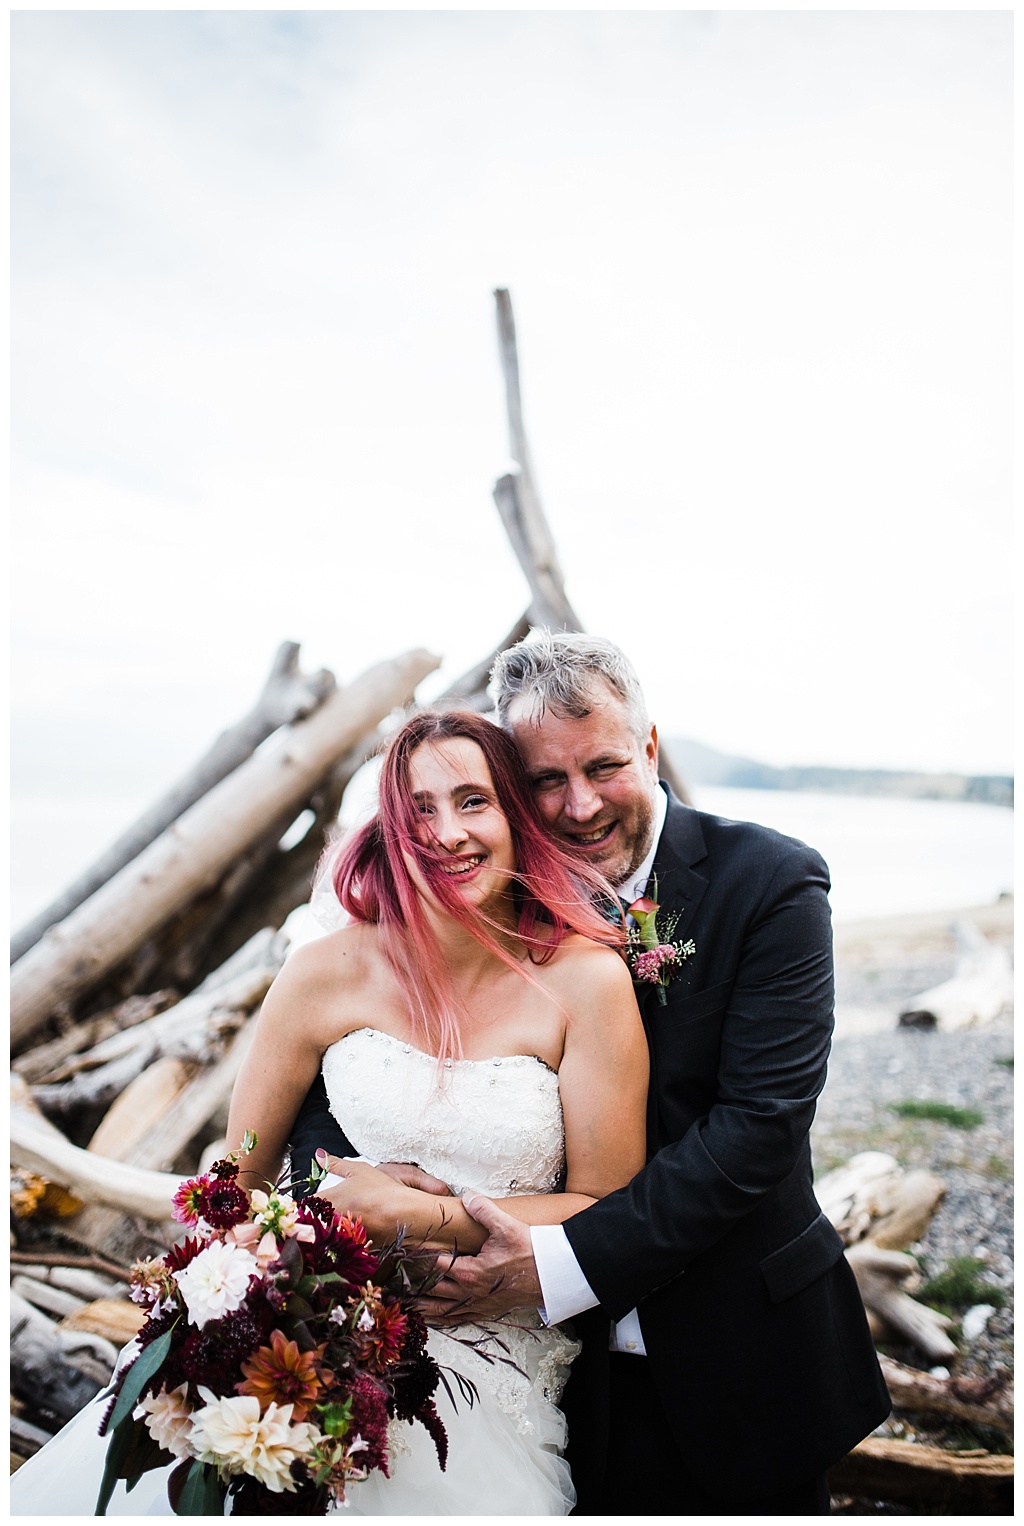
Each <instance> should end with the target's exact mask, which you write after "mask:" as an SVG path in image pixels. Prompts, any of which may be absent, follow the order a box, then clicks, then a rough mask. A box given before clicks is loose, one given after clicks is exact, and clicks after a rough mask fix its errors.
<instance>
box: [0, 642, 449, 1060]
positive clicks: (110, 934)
mask: <svg viewBox="0 0 1024 1526" xmlns="http://www.w3.org/2000/svg"><path fill="white" fill-rule="evenodd" d="M437 665H438V659H437V658H436V657H433V656H432V655H431V654H430V653H428V652H424V651H417V652H407V653H406V654H405V655H404V656H402V657H399V658H395V659H393V660H392V661H390V662H385V663H378V664H377V665H376V666H375V667H373V668H371V669H370V670H369V672H367V673H364V674H363V676H362V677H361V678H359V679H357V680H356V681H355V682H354V683H353V684H351V685H350V686H349V687H348V688H347V689H344V690H341V691H339V692H337V693H335V694H333V695H331V697H330V698H329V699H327V700H326V701H325V702H324V703H323V704H322V705H321V706H320V708H319V709H318V710H317V711H315V712H314V714H313V715H311V716H310V717H309V718H308V719H306V720H304V721H299V722H298V723H297V724H296V725H295V726H293V727H291V728H289V730H288V733H287V737H286V740H285V742H284V743H283V745H282V746H280V747H278V748H276V749H273V750H271V751H268V752H262V753H256V754H254V755H253V756H252V757H251V758H249V759H248V760H247V761H246V762H245V763H243V764H241V765H240V766H239V767H238V768H237V769H236V770H235V771H234V773H233V774H232V775H230V777H229V778H227V779H223V780H222V781H221V782H220V783H219V784H217V785H215V786H214V787H213V789H212V790H210V791H209V793H208V794H206V795H205V796H204V797H203V798H202V800H200V801H198V802H197V803H196V804H195V805H193V806H191V807H190V808H189V809H188V810H187V811H186V812H185V813H184V814H183V815H182V816H180V817H179V818H178V820H177V821H176V822H175V823H174V825H173V826H172V827H170V828H169V829H168V830H167V831H166V832H165V833H164V834H163V835H162V836H161V837H159V838H157V840H156V841H155V842H153V843H151V844H150V846H149V847H148V848H146V849H144V850H143V852H142V853H141V854H140V855H139V857H138V858H137V859H135V860H134V862H133V863H131V864H129V865H127V866H126V867H125V868H124V869H122V870H121V871H120V873H118V874H116V875H115V876H114V878H113V879H112V880H110V881H108V883H107V884H106V885H104V886H103V887H102V888H101V889H100V890H98V891H97V892H96V893H95V895H93V896H91V897H90V899H89V900H88V901H86V902H84V903H83V904H82V905H81V906H79V907H78V908H77V910H76V911H73V912H72V913H71V915H70V916H69V917H68V918H66V920H65V921H64V922H62V923H60V924H59V925H58V926H57V927H53V928H51V929H50V931H49V932H48V933H46V934H45V936H44V937H43V938H42V939H41V940H40V941H39V943H37V944H36V946H35V947H34V948H32V949H30V950H29V952H28V953H27V954H26V955H25V956H24V957H23V958H22V959H20V960H19V961H18V963H17V964H16V965H15V966H14V968H13V970H12V971H11V1042H12V1044H14V1045H16V1046H17V1045H21V1044H23V1043H24V1041H25V1040H26V1039H27V1038H29V1037H30V1036H31V1034H32V1033H34V1032H35V1031H36V1029H37V1028H38V1027H39V1026H40V1025H41V1024H42V1023H44V1022H45V1021H46V1019H47V1017H48V1016H49V1015H50V1013H51V1012H52V1011H53V1010H54V1008H55V1007H56V1006H57V1005H58V1004H59V1003H61V1002H66V1001H69V1000H73V999H75V998H78V997H81V996H82V995H83V994H85V993H87V992H88V991H90V990H92V989H94V988H95V987H96V986H97V985H98V984H99V983H100V981H101V980H102V978H103V977H104V975H106V974H107V973H108V972H109V971H111V970H113V969H114V968H116V966H117V965H118V964H119V963H120V962H121V961H122V960H124V959H125V958H127V957H128V955H129V954H130V953H131V952H132V950H133V949H135V948H137V947H138V945H139V944H140V943H141V942H142V941H143V940H144V939H145V938H147V937H149V936H150V935H151V934H152V933H153V932H154V931H155V930H156V929H157V928H159V927H160V926H162V925H163V923H164V922H166V920H167V919H168V918H169V917H171V916H173V915H174V913H175V912H176V911H177V910H178V909H179V908H180V907H181V906H182V905H184V904H186V903H187V902H188V901H190V900H191V899H192V898H193V897H194V896H195V895H196V894H198V893H199V892H201V891H202V890H203V889H204V887H206V886H207V885H210V884H212V883H214V882H215V881H216V879H217V878H218V876H219V875H220V874H222V873H223V872H224V870H225V869H226V868H227V867H228V865H229V864H230V863H231V862H232V861H233V859H234V858H236V857H237V856H238V854H239V853H240V852H242V851H244V849H245V847H246V845H247V844H248V843H250V842H252V841H253V840H254V839H256V838H258V837H259V836H260V834H261V831H262V827H263V823H264V822H265V821H266V820H267V819H268V817H269V818H271V819H272V818H273V817H274V816H275V815H276V814H277V812H278V811H279V810H281V809H283V808H284V807H285V806H286V805H287V804H289V803H291V804H293V805H295V806H296V808H297V807H298V806H299V805H301V803H302V801H303V800H305V799H306V798H307V797H308V795H309V793H310V792H311V791H312V789H313V788H314V787H315V786H316V784H317V782H318V781H319V780H320V779H322V778H323V776H324V775H325V774H326V773H328V772H329V771H330V769H331V768H332V767H333V766H334V764H335V763H336V761H337V759H338V758H339V756H340V755H341V754H342V753H344V752H345V751H346V750H347V749H348V748H349V747H351V746H352V745H353V743H354V742H355V741H356V740H357V739H358V738H359V737H361V736H363V735H364V734H365V733H366V732H367V731H369V730H370V729H372V727H373V726H375V725H376V724H377V722H378V721H380V720H381V719H383V717H384V716H385V715H387V714H388V713H389V712H390V711H391V710H393V709H395V708H396V707H397V706H399V705H403V704H406V703H407V702H408V700H409V699H410V698H411V697H412V694H413V692H414V690H415V688H416V685H417V684H418V683H419V682H420V680H421V679H422V678H424V677H426V675H427V674H428V673H429V672H431V671H432V670H433V669H434V668H435V667H437Z"/></svg>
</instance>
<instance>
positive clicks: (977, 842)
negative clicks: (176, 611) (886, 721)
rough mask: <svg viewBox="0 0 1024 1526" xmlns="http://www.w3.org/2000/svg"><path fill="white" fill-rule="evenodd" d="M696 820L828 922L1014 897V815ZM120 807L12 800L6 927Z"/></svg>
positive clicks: (119, 801)
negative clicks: (791, 869) (740, 833)
mask: <svg viewBox="0 0 1024 1526" xmlns="http://www.w3.org/2000/svg"><path fill="white" fill-rule="evenodd" d="M694 796H695V803H696V804H697V806H698V808H699V809H700V810H703V811H712V812H714V813H715V814H716V815H720V816H730V817H733V818H734V819H739V820H745V821H760V822H763V823H764V824H765V825H766V826H770V827H775V828H776V829H777V830H778V831H780V832H785V833H787V834H788V835H789V836H791V837H799V838H801V839H802V840H803V841H804V842H807V843H810V844H811V845H812V846H813V847H815V848H817V849H818V850H819V852H820V853H822V854H823V856H824V858H825V860H826V862H827V863H828V865H829V868H830V869H831V871H832V887H833V888H832V908H833V913H834V916H835V919H836V921H837V922H840V921H850V920H855V919H858V918H861V917H875V916H879V917H881V916H889V915H894V914H899V913H900V912H916V911H947V910H955V909H958V908H960V907H966V906H982V905H986V904H988V903H989V902H991V901H994V900H996V898H997V897H998V896H999V894H1000V893H1001V892H1002V891H1012V889H1013V812H1012V811H1009V810H1006V809H1005V808H1003V807H1000V806H991V805H965V804H963V803H960V802H950V801H945V800H898V799H882V798H877V797H873V796H861V795H825V794H820V795H819V794H812V793H810V792H802V791H801V792H797V791H787V790H750V789H732V788H727V787H725V786H722V785H716V786H714V787H712V786H707V787H704V786H698V787H696V788H695V790H694ZM149 804H150V802H149V800H148V799H133V798H131V797H128V796H118V797H111V796H97V797H78V798H69V797H67V796H63V795H41V794H40V795H20V796H16V797H15V799H14V802H13V810H12V821H11V850H12V873H11V922H12V926H14V927H19V926H20V925H21V924H22V923H23V922H25V921H27V919H28V918H29V917H30V916H32V915H34V913H35V912H36V911H39V910H41V909H42V908H43V907H44V906H46V905H47V904H48V902H49V901H50V900H52V899H53V897H54V896H55V895H57V894H59V892H60V891H61V890H63V889H64V887H65V886H66V885H67V884H69V883H70V881H71V880H72V879H74V878H75V876H76V875H77V874H79V873H80V872H81V871H82V870H83V869H85V868H87V867H88V865H89V864H90V863H91V862H92V860H93V859H94V858H95V857H97V856H98V854H100V853H101V852H102V851H103V850H104V849H105V848H107V847H108V846H109V845H110V843H111V842H112V841H113V840H114V838H115V837H117V836H118V835H119V834H120V833H121V832H122V831H123V830H124V829H125V827H127V826H129V825H130V824H131V822H132V821H133V820H134V819H135V818H136V817H137V816H138V815H140V814H141V812H142V811H143V810H144V809H145V807H146V806H147V805H149Z"/></svg>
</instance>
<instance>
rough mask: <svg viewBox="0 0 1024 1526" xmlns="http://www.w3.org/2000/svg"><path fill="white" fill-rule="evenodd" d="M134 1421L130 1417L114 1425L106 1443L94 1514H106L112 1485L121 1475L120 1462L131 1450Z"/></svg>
mask: <svg viewBox="0 0 1024 1526" xmlns="http://www.w3.org/2000/svg"><path fill="white" fill-rule="evenodd" d="M134 1431H135V1422H134V1420H132V1419H131V1418H130V1417H129V1418H128V1420H126V1421H123V1422H122V1424H120V1425H118V1426H116V1427H115V1428H114V1429H113V1431H112V1432H111V1434H110V1441H109V1442H108V1443H107V1455H106V1457H105V1459H104V1462H103V1477H102V1478H101V1479H100V1492H99V1494H98V1495H97V1496H96V1512H95V1513H96V1514H97V1515H106V1513H107V1506H108V1505H109V1504H110V1498H111V1495H112V1494H113V1492H114V1485H115V1484H116V1483H117V1480H118V1479H119V1478H120V1476H121V1464H122V1463H123V1462H124V1460H125V1458H126V1457H127V1456H128V1453H129V1452H130V1451H131V1446H132V1441H133V1439H134Z"/></svg>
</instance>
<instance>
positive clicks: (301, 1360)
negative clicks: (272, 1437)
mask: <svg viewBox="0 0 1024 1526" xmlns="http://www.w3.org/2000/svg"><path fill="white" fill-rule="evenodd" d="M322 1355H323V1347H322V1346H318V1347H317V1349H316V1350H315V1351H300V1350H299V1348H298V1346H297V1345H296V1344H295V1342H294V1341H290V1340H289V1339H288V1338H287V1336H285V1335H282V1333H281V1331H280V1330H272V1331H271V1333H270V1345H269V1346H261V1347H260V1348H259V1350H258V1351H257V1352H255V1353H254V1355H253V1356H251V1357H250V1358H249V1360H248V1361H247V1362H243V1363H242V1372H243V1373H244V1374H245V1382H244V1383H237V1384H236V1385H235V1392H236V1393H239V1394H248V1395H252V1397H253V1398H256V1399H258V1400H259V1401H260V1410H261V1411H262V1410H265V1409H266V1407H267V1405H268V1404H291V1405H292V1406H293V1408H292V1419H293V1420H294V1421H300V1420H305V1419H306V1417H307V1416H308V1415H309V1414H310V1413H311V1411H312V1410H313V1408H314V1406H315V1405H316V1404H317V1402H318V1400H319V1398H320V1395H321V1393H322V1392H323V1388H324V1384H323V1383H322V1382H321V1379H320V1374H319V1372H318V1371H317V1363H318V1361H319V1359H320V1357H321V1356H322Z"/></svg>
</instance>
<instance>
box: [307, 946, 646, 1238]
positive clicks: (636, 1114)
mask: <svg viewBox="0 0 1024 1526" xmlns="http://www.w3.org/2000/svg"><path fill="white" fill-rule="evenodd" d="M552 976H553V977H554V978H552V980H551V987H552V991H553V994H554V996H555V998H556V1000H557V1001H558V1002H559V1003H560V1004H561V1007H562V1009H563V1010H564V1012H565V1018H566V1026H565V1037H564V1049H563V1054H562V1061H561V1064H560V1065H559V1069H558V1087H559V1093H560V1096H561V1102H562V1113H563V1116H564V1119H565V1154H566V1181H565V1190H564V1191H563V1192H558V1193H538V1194H533V1195H529V1196H522V1197H507V1198H501V1199H498V1200H497V1201H500V1203H501V1206H502V1208H503V1209H504V1210H505V1212H506V1213H509V1214H511V1215H512V1216H513V1217H514V1218H517V1219H519V1220H520V1221H521V1222H524V1223H527V1224H560V1223H562V1222H563V1220H565V1219H569V1218H572V1216H573V1214H576V1213H580V1212H582V1210H583V1209H584V1208H589V1207H590V1205H591V1203H593V1202H594V1201H595V1200H596V1199H597V1198H599V1197H604V1196H605V1195H606V1194H607V1193H609V1192H614V1191H615V1190H616V1189H617V1188H619V1187H624V1186H625V1185H626V1183H627V1182H628V1181H630V1180H631V1179H632V1178H633V1177H634V1176H635V1175H636V1173H637V1172H638V1171H639V1170H640V1168H641V1167H642V1166H643V1164H644V1153H645V1113H646V1102H647V1072H648V1059H647V1043H646V1040H645V1038H644V1031H643V1025H642V1024H641V1021H640V1014H639V1012H638V1011H637V1006H636V999H635V997H634V995H633V986H632V981H631V980H630V977H629V972H628V970H627V969H626V966H625V964H624V963H623V962H622V960H621V959H619V958H618V956H617V955H615V954H612V953H608V952H606V951H604V950H599V949H597V948H595V947H594V946H593V945H583V946H581V947H579V948H576V949H574V950H566V952H565V957H564V958H563V959H562V960H560V962H559V967H558V969H557V971H552ZM331 1169H332V1171H334V1172H336V1174H338V1175H342V1176H344V1177H345V1178H346V1181H345V1184H344V1185H343V1186H339V1187H335V1188H332V1189H330V1190H329V1191H328V1192H327V1193H326V1194H325V1196H328V1197H329V1198H330V1200H331V1202H332V1203H333V1204H334V1206H335V1208H337V1209H338V1210H339V1211H341V1212H345V1211H348V1212H351V1213H355V1214H358V1215H359V1217H360V1218H361V1219H362V1220H363V1222H364V1223H365V1225H366V1227H367V1229H368V1230H369V1232H370V1234H371V1235H372V1236H373V1238H374V1239H376V1240H378V1242H379V1241H380V1240H385V1239H390V1238H392V1237H393V1236H394V1234H395V1233H396V1230H397V1228H398V1226H399V1225H405V1227H406V1233H407V1237H408V1239H409V1240H410V1241H411V1242H412V1243H413V1244H421V1243H422V1244H424V1245H426V1246H428V1247H429V1248H431V1249H438V1250H441V1249H443V1250H451V1249H453V1248H457V1249H458V1250H459V1251H460V1252H462V1253H463V1254H466V1253H472V1252H474V1251H477V1250H479V1248H480V1246H481V1245H482V1244H483V1242H484V1240H485V1239H486V1238H487V1235H486V1231H485V1230H484V1229H483V1228H482V1227H481V1225H480V1224H479V1223H478V1222H477V1220H476V1219H474V1218H471V1217H470V1215H469V1214H468V1213H467V1212H466V1210H465V1209H464V1208H463V1206H462V1203H461V1201H460V1200H459V1199H458V1198H450V1197H447V1198H438V1197H437V1196H435V1195H433V1194H431V1193H427V1192H420V1191H418V1190H416V1189H415V1188H413V1187H409V1186H406V1185H405V1184H404V1183H402V1182H398V1181H396V1180H395V1179H394V1178H393V1177H391V1176H388V1175H386V1174H385V1173H384V1172H382V1171H379V1170H375V1169H374V1168H373V1167H371V1166H367V1165H365V1164H361V1163H354V1162H351V1161H344V1162H341V1161H337V1160H334V1159H332V1160H331Z"/></svg>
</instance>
